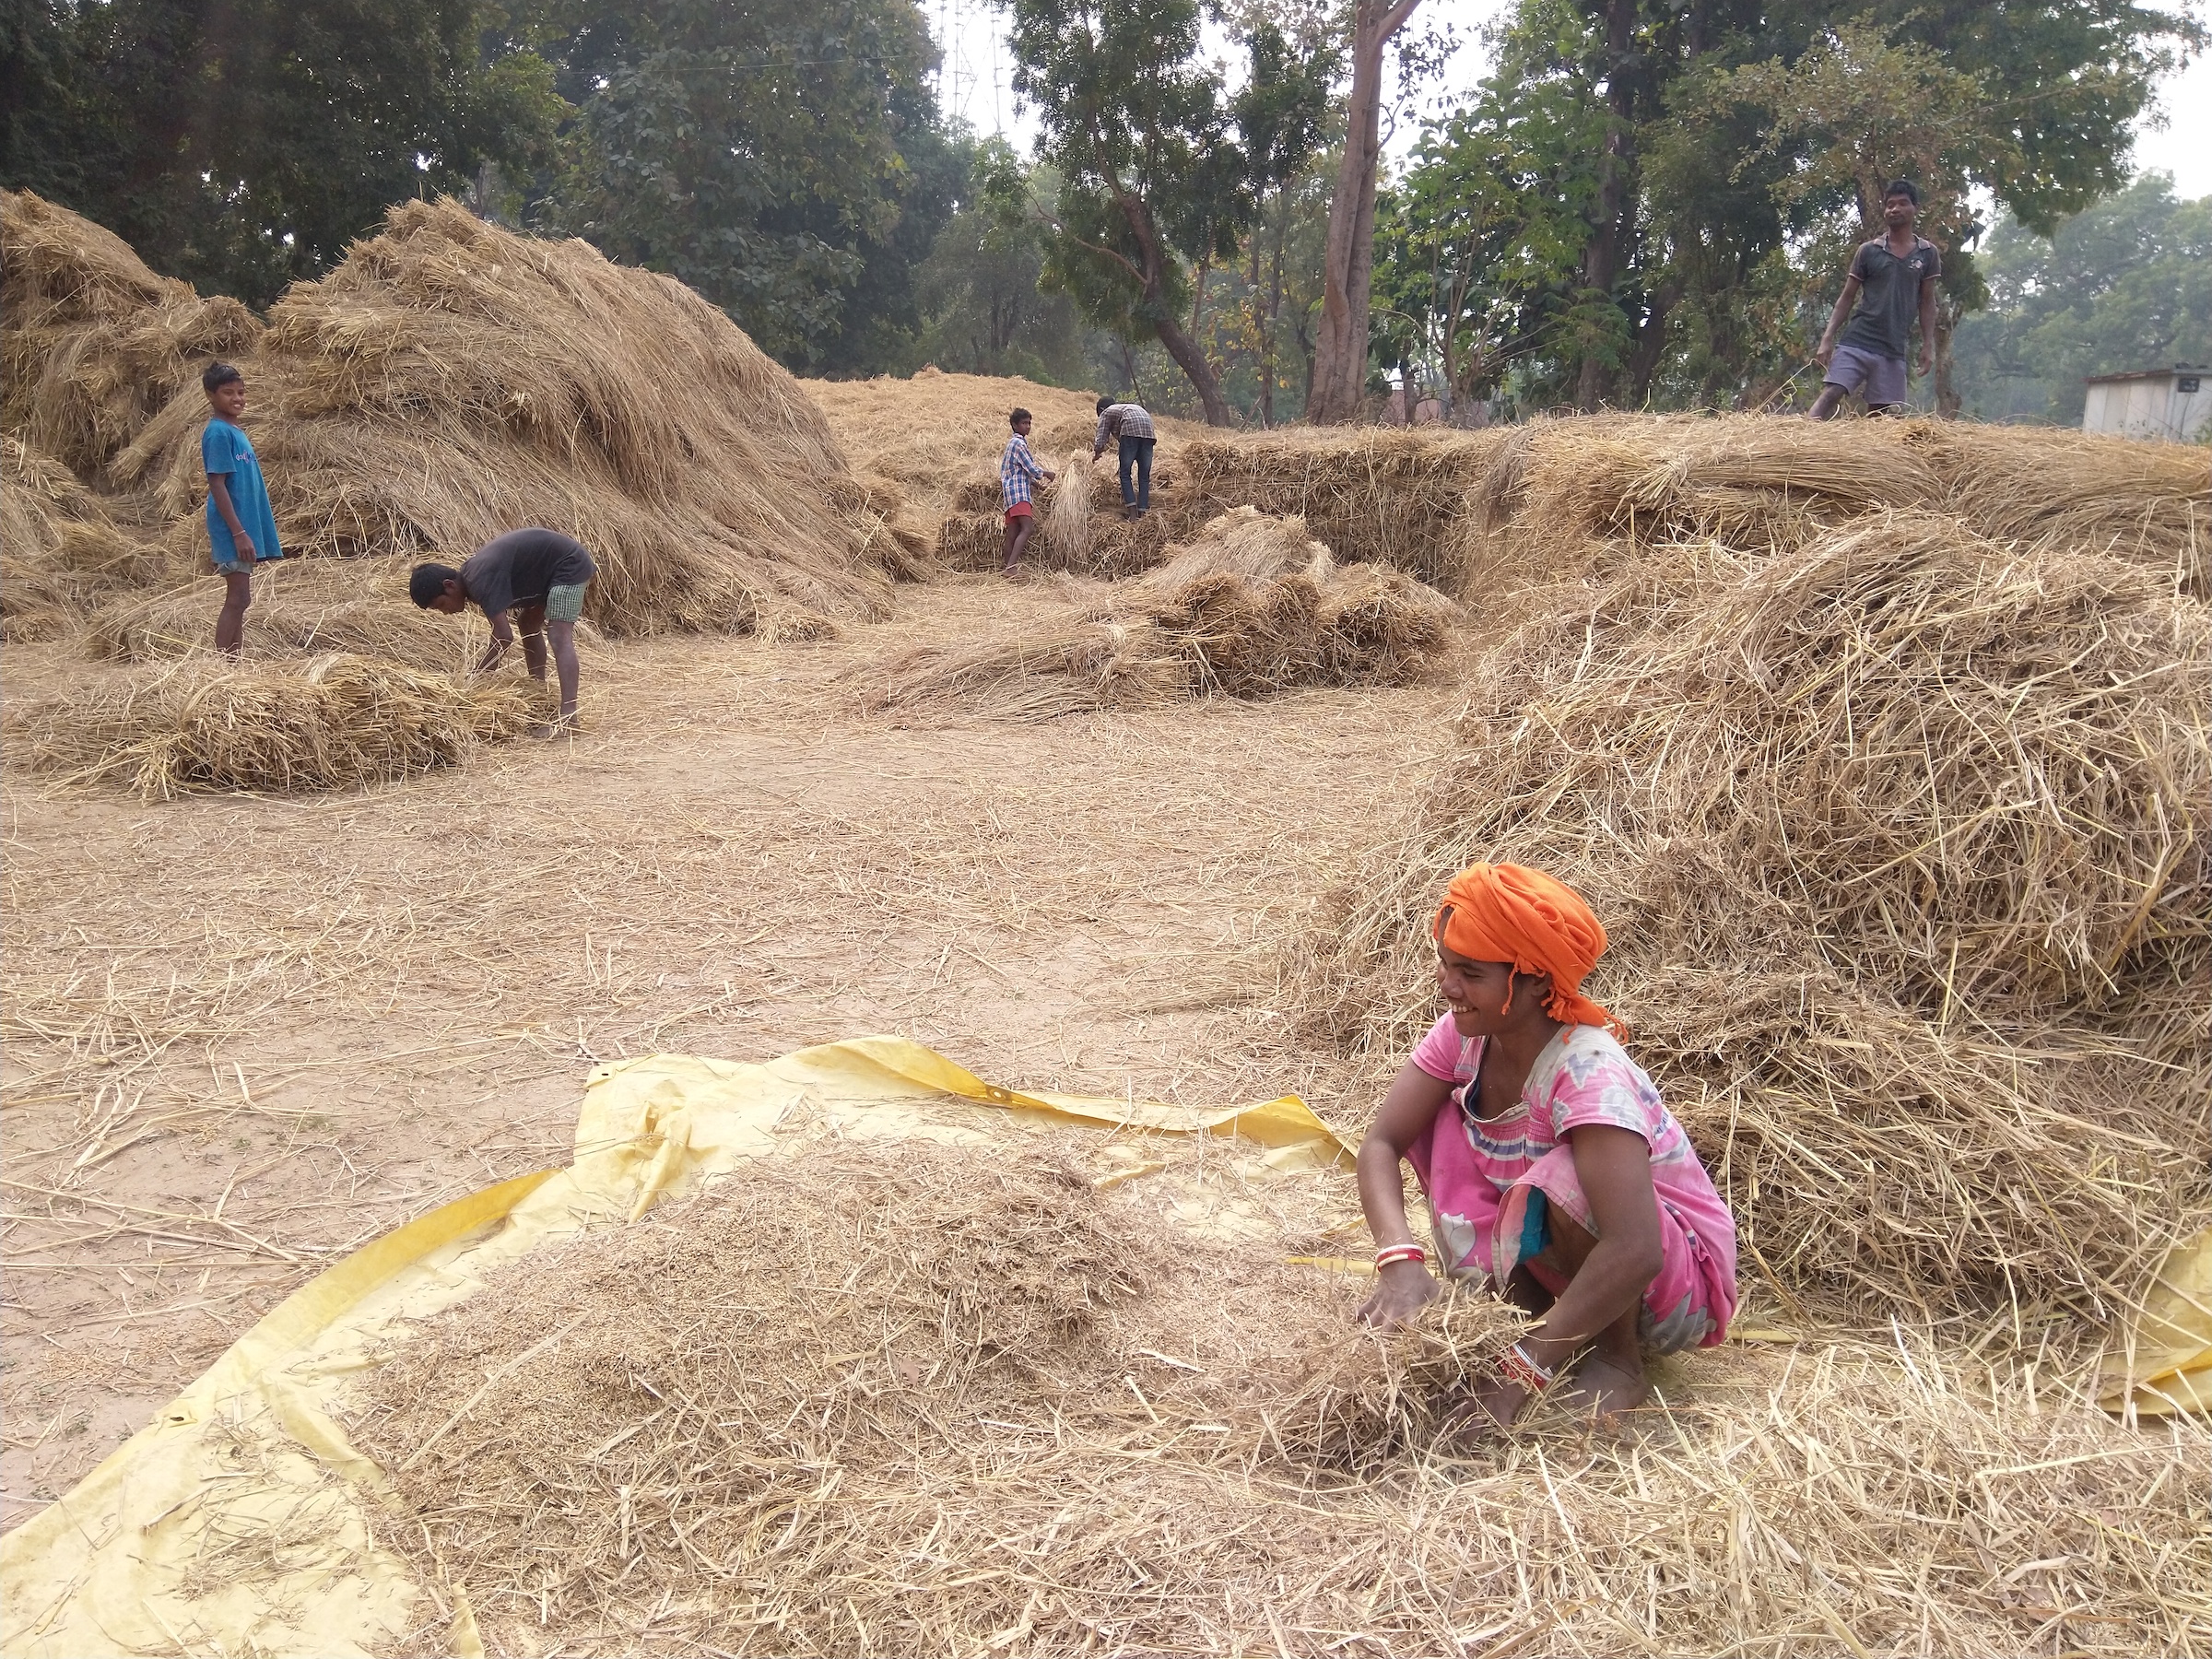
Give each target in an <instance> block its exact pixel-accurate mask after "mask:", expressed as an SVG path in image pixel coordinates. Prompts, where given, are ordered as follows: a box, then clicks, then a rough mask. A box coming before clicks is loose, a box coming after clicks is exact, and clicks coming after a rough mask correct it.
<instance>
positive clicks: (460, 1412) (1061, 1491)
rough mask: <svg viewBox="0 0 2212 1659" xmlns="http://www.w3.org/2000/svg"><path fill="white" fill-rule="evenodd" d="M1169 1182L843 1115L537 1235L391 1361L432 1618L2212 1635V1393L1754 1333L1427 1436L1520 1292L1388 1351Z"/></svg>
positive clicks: (2118, 1646) (1027, 1647) (1004, 1640)
mask: <svg viewBox="0 0 2212 1659" xmlns="http://www.w3.org/2000/svg"><path fill="white" fill-rule="evenodd" d="M1025 1138H1026V1137H1025ZM1146 1204H1147V1200H1146V1198H1145V1196H1144V1194H1142V1192H1141V1189H1140V1190H1139V1191H1138V1192H1136V1193H1135V1194H1131V1193H1129V1192H1127V1191H1126V1190H1124V1191H1123V1192H1118V1193H1115V1194H1108V1195H1101V1194H1097V1193H1096V1192H1094V1191H1093V1190H1092V1189H1091V1187H1090V1185H1089V1183H1088V1182H1086V1181H1085V1180H1084V1179H1083V1178H1082V1176H1081V1174H1080V1172H1079V1170H1078V1169H1077V1168H1076V1167H1074V1166H1073V1165H1072V1161H1071V1160H1069V1159H1066V1158H1065V1157H1064V1156H1055V1155H1054V1153H1053V1151H1052V1150H1051V1149H1050V1147H1049V1146H1048V1147H1043V1148H1035V1147H1031V1148H1024V1147H1020V1146H1018V1145H1017V1146H1016V1147H1004V1146H1001V1147H973V1146H968V1147H946V1146H939V1145H935V1144H930V1143H916V1142H901V1143H898V1144H896V1145H895V1146H891V1147H879V1148H877V1149H874V1150H870V1149H867V1148H865V1147H859V1146H853V1145H845V1146H821V1147H816V1148H813V1149H806V1150H804V1151H803V1154H802V1156H800V1157H798V1158H795V1159H769V1160H765V1161H763V1162H762V1163H760V1164H758V1165H756V1166H754V1167H753V1168H752V1169H749V1170H748V1171H747V1172H746V1173H745V1175H744V1176H743V1177H741V1178H735V1179H731V1180H729V1181H726V1182H724V1183H722V1184H721V1185H719V1186H717V1187H715V1188H712V1189H711V1190H710V1191H709V1192H708V1193H706V1194H704V1195H702V1196H700V1197H698V1198H695V1199H692V1200H688V1201H685V1202H683V1203H680V1204H677V1205H671V1206H664V1207H663V1208H662V1209H660V1210H658V1211H656V1212H654V1213H653V1215H651V1216H649V1217H648V1218H646V1219H645V1220H644V1221H642V1222H640V1223H637V1224H635V1225H633V1226H631V1227H629V1228H626V1229H612V1230H604V1231H600V1232H597V1233H593V1234H587V1235H585V1236H583V1237H582V1238H580V1239H578V1240H576V1241H571V1242H570V1243H569V1244H567V1245H565V1246H561V1247H557V1248H555V1249H552V1250H548V1251H544V1252H540V1253H537V1254H535V1255H534V1256H533V1257H531V1258H529V1259H527V1260H525V1261H524V1262H523V1263H522V1264H520V1265H517V1266H516V1267H515V1268H514V1269H512V1270H511V1271H510V1272H509V1273H508V1274H506V1275H505V1276H504V1277H500V1278H497V1279H495V1280H493V1281H492V1282H491V1283H489V1284H488V1286H487V1287H486V1288H484V1289H483V1290H482V1291H481V1292H479V1293H478V1294H477V1295H476V1296H475V1297H473V1298H472V1299H470V1300H468V1301H467V1302H465V1304H463V1305H462V1306H460V1307H458V1308H456V1309H455V1310H453V1312H450V1313H448V1314H446V1315H444V1316H441V1318H439V1319H437V1320H434V1321H431V1322H429V1323H428V1324H426V1325H424V1326H423V1327H421V1328H419V1329H418V1331H416V1332H415V1333H413V1334H412V1335H408V1336H407V1337H406V1340H405V1341H404V1342H403V1343H402V1344H401V1346H399V1347H398V1348H397V1349H396V1351H395V1352H394V1353H393V1354H391V1355H390V1356H389V1358H388V1359H387V1362H386V1363H384V1364H383V1365H382V1367H381V1369H379V1370H378V1371H374V1372H373V1373H371V1375H370V1376H368V1377H367V1378H366V1379H365V1380H364V1382H363V1384H362V1386H361V1390H360V1393H359V1395H358V1396H357V1408H356V1412H355V1415H354V1417H353V1420H352V1422H351V1424H350V1433H351V1436H352V1439H353V1441H354V1443H355V1444H356V1445H357V1446H358V1447H359V1449H360V1450H362V1451H363V1452H365V1453H367V1454H368V1455H369V1456H370V1457H371V1458H372V1459H373V1460H374V1461H375V1462H376V1463H377V1464H379V1465H381V1466H382V1469H383V1470H384V1471H385V1473H386V1475H387V1476H388V1477H390V1480H391V1483H392V1486H393V1487H394V1489H395V1491H396V1494H397V1500H398V1502H399V1504H400V1505H401V1506H402V1510H403V1512H404V1514H405V1517H406V1518H405V1521H404V1522H402V1523H401V1524H395V1525H393V1526H391V1527H389V1528H388V1529H387V1528H385V1527H383V1526H381V1525H380V1526H379V1528H378V1531H377V1536H378V1539H379V1541H380V1542H382V1543H386V1544H388V1545H389V1547H393V1548H394V1549H395V1550H397V1551H399V1552H401V1553H402V1554H404V1555H405V1556H406V1558H407V1559H408V1560H409V1562H410V1564H411V1565H412V1567H413V1568H414V1570H415V1571H416V1572H417V1574H418V1579H419V1581H420V1582H421V1583H423V1584H424V1585H425V1586H426V1587H427V1588H429V1590H430V1591H431V1592H432V1594H431V1595H430V1596H427V1597H425V1598H424V1602H423V1604H422V1606H423V1614H424V1618H425V1621H426V1622H425V1629H424V1630H423V1631H422V1632H421V1634H420V1640H422V1641H426V1642H427V1641H434V1640H436V1639H437V1633H438V1630H439V1629H440V1628H441V1626H442V1624H443V1622H444V1621H443V1619H442V1618H441V1616H440V1608H441V1606H449V1605H450V1603H451V1599H452V1596H453V1593H454V1592H455V1591H456V1590H458V1591H464V1592H465V1594H466V1595H467V1597H468V1601H469V1605H470V1606H471V1607H472V1609H473V1612H474V1615H475V1618H476V1621H477V1628H478V1630H480V1631H481V1633H482V1635H483V1637H484V1638H485V1641H486V1645H487V1647H488V1650H489V1651H491V1652H494V1653H539V1652H544V1651H547V1646H548V1644H551V1645H553V1646H557V1647H559V1649H560V1650H561V1651H564V1652H579V1651H581V1652H620V1653H698V1652H701V1651H712V1652H718V1653H753V1652H761V1653H799V1654H814V1653H853V1652H863V1651H865V1652H896V1653H923V1652H940V1651H942V1652H953V1653H981V1652H991V1651H1000V1652H1005V1651H1012V1652H1018V1653H1049V1654H1058V1653H1078V1652H1099V1651H1109V1652H1141V1653H1163V1652H1208V1653H1234V1652H1270V1653H1284V1654H1293V1653H1295V1654H1307V1653H1312V1654H1317V1655H1318V1654H1323V1653H1344V1652H1347V1651H1358V1652H1370V1653H1382V1654H1392V1653H1406V1654H1413V1653H1446V1652H1451V1653H1459V1652H1496V1651H1498V1650H1499V1648H1500V1647H1503V1648H1505V1649H1506V1650H1508V1651H1515V1650H1520V1649H1524V1648H1526V1647H1527V1646H1528V1645H1529V1644H1531V1643H1535V1642H1539V1641H1540V1642H1542V1643H1544V1644H1545V1645H1546V1647H1547V1649H1548V1648H1558V1649H1561V1650H1565V1651H1576V1652H1587V1651H1603V1652H1626V1651H1634V1652H1640V1653H1681V1652H1692V1651H1697V1652H1711V1651H1731V1652H1747V1653H1785V1652H1805V1651H1809V1650H1816V1649H1817V1650H1820V1651H1840V1650H1841V1649H1844V1648H1848V1649H1849V1650H1851V1651H1854V1652H1858V1653H1866V1652H1869V1651H1877V1650H1879V1651H1911V1652H1914V1653H1937V1654H1964V1653H1988V1652H2024V1651H2030V1650H2033V1649H2038V1648H2040V1647H2041V1646H2042V1645H2044V1644H2046V1643H2049V1644H2053V1645H2054V1646H2060V1647H2063V1648H2064V1649H2065V1651H2067V1652H2071V1653H2131V1654H2132V1653H2147V1652H2162V1653H2185V1652H2190V1651H2194V1650H2196V1649H2200V1648H2201V1647H2202V1646H2203V1645H2204V1643H2205V1641H2206V1639H2207V1638H2212V1596H2208V1595H2207V1593H2206V1588H2205V1585H2204V1583H2203V1582H2202V1575H2201V1574H2195V1573H2192V1572H2190V1571H2188V1570H2187V1569H2186V1566H2185V1562H2186V1561H2187V1560H2188V1559H2190V1557H2191V1554H2192V1552H2194V1551H2195V1550H2196V1549H2198V1548H2200V1547H2201V1540H2202V1535H2203V1528H2204V1527H2205V1525H2206V1522H2207V1520H2208V1519H2212V1509H2208V1506H2207V1488H2206V1485H2205V1483H2204V1482H2202V1481H2200V1480H2194V1479H2191V1478H2187V1477H2183V1478H2180V1479H2176V1478H2173V1476H2174V1473H2175V1471H2176V1469H2177V1468H2185V1467H2186V1466H2187V1465H2188V1463H2189V1461H2190V1460H2191V1459H2197V1460H2200V1461H2201V1458H2202V1456H2203V1454H2204V1453H2205V1450H2206V1445H2205V1441H2204V1430H2203V1429H2202V1427H2201V1426H2194V1425H2191V1424H2188V1423H2186V1422H2180V1423H2174V1424H2171V1425H2165V1426H2161V1427H2160V1428H2159V1429H2157V1430H2144V1431H2142V1432H2139V1433H2138V1432H2134V1431H2130V1430H2122V1429H2119V1428H2116V1427H2114V1426H2112V1424H2110V1423H2109V1422H2108V1421H2106V1420H2105V1419H2103V1418H2100V1417H2098V1416H2097V1415H2096V1414H2094V1413H2092V1412H2089V1411H2088V1410H2086V1409H2084V1408H2083V1407H2082V1406H2081V1405H2080V1404H2079V1402H2077V1401H2072V1400H2067V1399H2065V1398H2063V1397H2059V1398H2053V1395H2052V1394H2051V1393H2050V1391H2049V1389H2048V1387H2047V1385H2046V1390H2045V1393H2044V1394H2043V1396H2042V1397H2041V1400H2038V1399H2037V1398H2036V1397H2035V1396H2034V1395H2032V1394H2030V1392H2029V1391H2028V1390H2027V1389H2025V1388H2024V1387H2021V1386H2020V1385H2018V1384H2015V1383H2005V1382H1990V1381H1987V1380H1985V1381H1984V1382H1983V1383H1982V1384H1981V1385H1980V1386H1978V1387H1971V1386H1969V1385H1968V1384H1967V1383H1966V1382H1965V1381H1964V1380H1963V1379H1962V1378H1961V1377H1959V1374H1958V1373H1956V1372H1955V1371H1952V1370H1950V1369H1949V1368H1948V1367H1947V1366H1945V1365H1944V1364H1943V1363H1942V1362H1940V1361H1939V1360H1937V1359H1935V1358H1934V1357H1933V1356H1931V1355H1928V1354H1926V1353H1920V1352H1916V1353H1912V1354H1911V1355H1907V1356H1903V1364H1902V1366H1901V1367H1900V1355H1899V1353H1898V1352H1897V1350H1892V1353H1891V1357H1890V1359H1889V1361H1888V1363H1887V1364H1883V1363H1880V1362H1879V1361H1877V1359H1874V1358H1872V1357H1871V1356H1866V1355H1856V1356H1854V1355H1851V1354H1849V1353H1839V1352H1837V1351H1835V1350H1830V1351H1828V1352H1825V1353H1822V1354H1820V1355H1818V1356H1816V1357H1813V1358H1809V1359H1804V1360H1802V1361H1800V1360H1797V1359H1792V1360H1790V1361H1789V1362H1788V1363H1787V1364H1784V1363H1783V1362H1779V1361H1776V1362H1769V1363H1762V1362H1761V1361H1759V1359H1755V1358H1753V1357H1749V1356H1731V1355H1718V1354H1716V1355H1706V1356H1699V1357H1698V1358H1697V1359H1695V1360H1693V1361H1690V1362H1688V1364H1689V1365H1695V1366H1697V1367H1698V1368H1700V1381H1699V1382H1697V1383H1696V1384H1694V1385H1692V1384H1689V1383H1687V1382H1674V1381H1673V1380H1671V1379H1670V1382H1669V1386H1670V1394H1671V1397H1670V1402H1669V1406H1668V1408H1667V1409H1666V1410H1665V1411H1664V1412H1659V1411H1654V1412H1653V1414H1651V1415H1652V1420H1651V1421H1650V1422H1649V1423H1648V1424H1645V1425H1641V1426H1640V1427H1637V1428H1635V1429H1633V1430H1630V1433H1629V1435H1628V1436H1627V1437H1626V1438H1625V1439H1624V1440H1621V1441H1606V1440H1594V1439H1590V1438H1586V1437H1576V1436H1573V1435H1572V1434H1566V1435H1562V1433H1561V1432H1560V1429H1559V1426H1557V1425H1554V1426H1552V1427H1551V1429H1550V1430H1549V1431H1548V1432H1547V1433H1544V1434H1541V1435H1527V1436H1522V1437H1518V1438H1516V1439H1513V1440H1512V1441H1505V1442H1503V1443H1492V1444H1491V1445H1489V1446H1488V1447H1486V1448H1482V1449H1478V1450H1477V1451H1475V1452H1473V1453H1470V1454H1469V1455H1467V1456H1466V1457H1465V1459H1464V1460H1463V1461H1457V1462H1439V1461H1433V1460H1431V1459H1430V1457H1429V1456H1427V1455H1425V1454H1424V1453H1425V1452H1426V1448H1427V1443H1428V1442H1427V1441H1426V1439H1425V1438H1424V1437H1425V1436H1426V1435H1427V1434H1428V1433H1429V1432H1430V1431H1432V1430H1433V1426H1434V1422H1435V1420H1436V1418H1437V1416H1438V1413H1437V1411H1436V1409H1435V1407H1436V1406H1437V1404H1438V1402H1437V1400H1436V1397H1435V1395H1434V1394H1433V1392H1432V1390H1431V1389H1430V1385H1429V1378H1428V1376H1427V1375H1425V1374H1424V1373H1423V1372H1422V1370H1421V1367H1422V1366H1423V1365H1424V1364H1426V1365H1428V1366H1430V1368H1431V1369H1432V1371H1433V1372H1434V1373H1436V1374H1438V1375H1442V1376H1446V1377H1448V1378H1449V1380H1450V1382H1452V1383H1454V1384H1455V1383H1457V1382H1460V1381H1461V1380H1462V1379H1463V1378H1464V1376H1465V1374H1466V1373H1467V1371H1470V1370H1477V1371H1478V1370H1479V1369H1480V1368H1481V1366H1482V1364H1483V1363H1484V1361H1485V1360H1486V1359H1487V1357H1488V1355H1490V1354H1493V1353H1495V1351H1496V1350H1497V1348H1498V1347H1499V1346H1500V1344H1501V1343H1502V1342H1503V1341H1505V1340H1509V1339H1510V1336H1511V1334H1512V1321H1511V1320H1510V1318H1508V1317H1507V1316H1504V1315H1503V1314H1501V1313H1500V1312H1498V1311H1497V1310H1496V1309H1495V1308H1494V1306H1487V1305H1486V1304H1483V1303H1466V1302H1462V1303H1460V1304H1458V1306H1457V1307H1456V1308H1455V1309H1454V1310H1453V1313H1452V1314H1449V1315H1447V1316H1446V1323H1444V1324H1442V1326H1441V1332H1440V1333H1439V1334H1438V1335H1441V1342H1440V1341H1438V1340H1437V1337H1436V1336H1431V1337H1430V1338H1429V1339H1428V1341H1427V1343H1426V1344H1424V1342H1423V1340H1422V1339H1421V1338H1418V1337H1417V1338H1415V1339H1413V1340H1412V1341H1411V1342H1410V1343H1408V1344H1406V1345H1405V1346H1404V1347H1396V1346H1393V1347H1384V1346H1383V1345H1381V1344H1378V1343H1376V1342H1375V1341H1374V1340H1373V1339H1371V1338H1368V1337H1364V1336H1360V1335H1354V1334H1353V1332H1352V1330H1351V1327H1350V1326H1349V1324H1348V1321H1347V1315H1348V1312H1349V1311H1350V1308H1351V1306H1352V1300H1353V1296H1354V1295H1355V1294H1356V1290H1352V1291H1347V1289H1346V1288H1345V1287H1344V1286H1343V1284H1342V1282H1341V1281H1333V1280H1331V1279H1330V1278H1329V1277H1327V1276H1322V1275H1316V1274H1313V1273H1312V1272H1311V1271H1310V1270H1301V1269H1295V1268H1290V1267H1287V1266H1284V1265H1280V1264H1279V1263H1278V1262H1277V1261H1275V1260H1274V1259H1272V1258H1273V1257H1274V1256H1275V1254H1276V1253H1277V1250H1278V1249H1279V1246H1273V1247H1271V1246H1269V1245H1268V1244H1267V1243H1265V1241H1253V1243H1251V1244H1249V1245H1246V1246H1241V1247H1240V1246H1230V1245H1224V1244H1215V1243H1212V1242H1209V1241H1206V1240H1203V1239H1200V1238H1198V1237H1196V1236H1194V1235H1191V1234H1188V1233H1186V1232H1184V1231H1183V1230H1182V1229H1181V1228H1179V1227H1177V1226H1176V1225H1175V1224H1174V1222H1173V1221H1172V1220H1171V1218H1170V1217H1171V1212H1170V1211H1169V1210H1167V1209H1166V1208H1165V1207H1164V1206H1162V1207H1156V1208H1150V1209H1147V1207H1146ZM1454 1319H1455V1320H1456V1321H1457V1323H1456V1324H1453V1323H1451V1322H1452V1321H1453V1320H1454ZM1687 1369H1688V1367H1687V1366H1686V1367H1685V1370H1686V1371H1687ZM1347 1383H1348V1384H1349V1385H1347ZM1402 1430H1412V1431H1413V1434H1412V1441H1411V1444H1409V1445H1408V1444H1401V1445H1400V1446H1399V1447H1398V1448H1397V1449H1393V1448H1392V1446H1391V1445H1390V1443H1389V1442H1390V1441H1392V1439H1393V1438H1394V1437H1399V1438H1400V1439H1401V1440H1402V1439H1403V1438H1404V1437H1403V1435H1402V1432H1401V1431H1402ZM1354 1449H1357V1453H1358V1455H1356V1456H1347V1455H1345V1454H1346V1453H1347V1452H1350V1451H1352V1450H1354ZM1316 1452H1318V1453H1322V1454H1323V1455H1324V1459H1326V1460H1331V1461H1324V1463H1322V1464H1319V1465H1317V1464H1316V1463H1315V1462H1313V1461H1311V1459H1312V1454H1313V1453H1316Z"/></svg>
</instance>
